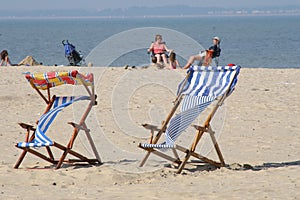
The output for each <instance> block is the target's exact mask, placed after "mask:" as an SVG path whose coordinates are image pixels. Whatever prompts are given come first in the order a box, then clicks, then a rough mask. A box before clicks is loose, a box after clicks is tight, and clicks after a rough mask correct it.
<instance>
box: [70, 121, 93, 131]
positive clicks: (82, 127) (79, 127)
mask: <svg viewBox="0 0 300 200" xmlns="http://www.w3.org/2000/svg"><path fill="white" fill-rule="evenodd" d="M68 124H70V125H71V126H73V127H74V128H76V129H78V130H84V131H87V132H90V129H88V128H85V127H84V126H82V125H80V124H76V123H74V122H68Z"/></svg>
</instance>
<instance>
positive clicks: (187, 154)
mask: <svg viewBox="0 0 300 200" xmlns="http://www.w3.org/2000/svg"><path fill="white" fill-rule="evenodd" d="M203 133H204V130H202V129H201V130H198V133H197V135H196V138H195V139H194V142H193V144H192V146H191V148H190V150H187V152H185V153H186V155H185V157H184V160H183V162H182V163H181V164H180V166H179V168H178V170H177V174H180V173H181V172H182V170H183V168H184V166H185V164H186V163H187V161H188V160H189V159H190V157H191V154H192V152H194V151H195V149H196V146H197V144H198V142H199V140H200V139H201V137H202V135H203Z"/></svg>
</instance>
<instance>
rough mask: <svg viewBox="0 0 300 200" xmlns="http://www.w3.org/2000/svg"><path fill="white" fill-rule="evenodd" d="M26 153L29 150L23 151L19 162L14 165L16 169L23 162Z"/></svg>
mask: <svg viewBox="0 0 300 200" xmlns="http://www.w3.org/2000/svg"><path fill="white" fill-rule="evenodd" d="M26 154H27V150H25V149H24V150H23V152H22V154H21V155H20V157H19V159H18V161H17V163H16V164H15V166H14V168H15V169H17V168H19V166H20V164H21V163H22V161H23V159H24V158H25V156H26Z"/></svg>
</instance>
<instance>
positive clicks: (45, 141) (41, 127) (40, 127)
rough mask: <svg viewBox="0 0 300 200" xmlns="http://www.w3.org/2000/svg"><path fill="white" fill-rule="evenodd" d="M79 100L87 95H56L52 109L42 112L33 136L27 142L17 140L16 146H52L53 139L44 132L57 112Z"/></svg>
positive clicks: (87, 97)
mask: <svg viewBox="0 0 300 200" xmlns="http://www.w3.org/2000/svg"><path fill="white" fill-rule="evenodd" d="M80 100H89V96H80V97H74V96H70V97H56V98H55V101H54V103H53V109H51V110H49V111H48V112H47V113H45V114H43V115H42V116H41V117H40V119H39V122H38V124H37V127H36V130H35V137H34V139H33V140H32V141H29V142H19V143H18V144H17V147H43V146H52V145H53V141H52V140H51V139H50V138H49V137H48V136H47V135H46V132H47V130H48V128H49V127H50V125H51V124H52V122H53V121H54V120H55V118H56V116H57V114H58V113H59V112H60V111H62V110H63V109H64V108H65V107H67V106H69V105H71V104H72V103H74V102H76V101H80Z"/></svg>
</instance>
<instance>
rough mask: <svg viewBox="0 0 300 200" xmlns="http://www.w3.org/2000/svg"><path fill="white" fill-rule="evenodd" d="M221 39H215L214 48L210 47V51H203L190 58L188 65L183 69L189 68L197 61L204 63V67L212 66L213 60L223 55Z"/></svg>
mask: <svg viewBox="0 0 300 200" xmlns="http://www.w3.org/2000/svg"><path fill="white" fill-rule="evenodd" d="M219 45H220V38H219V37H214V38H213V46H211V47H209V49H207V50H205V51H201V52H200V53H199V54H198V55H193V56H191V57H190V58H189V60H188V62H187V64H186V65H185V66H184V67H183V69H187V68H189V67H190V66H191V65H192V64H193V63H194V62H195V61H196V60H197V61H202V65H204V66H208V65H210V64H211V61H212V59H214V58H215V57H219V56H220V53H221V49H220V47H219Z"/></svg>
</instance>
